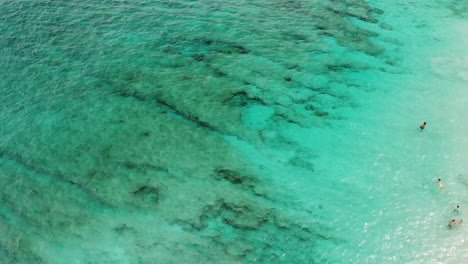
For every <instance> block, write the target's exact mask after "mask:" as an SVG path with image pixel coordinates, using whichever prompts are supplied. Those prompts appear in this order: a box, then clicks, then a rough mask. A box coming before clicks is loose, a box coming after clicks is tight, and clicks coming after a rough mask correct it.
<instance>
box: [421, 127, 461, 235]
mask: <svg viewBox="0 0 468 264" xmlns="http://www.w3.org/2000/svg"><path fill="white" fill-rule="evenodd" d="M426 125H427V123H426V122H424V123H422V124H421V125H420V126H419V128H420V129H421V131H423V129H424V128H426ZM435 183H437V184H439V188H440V189H441V190H442V191H444V192H447V189H446V188H445V186H444V185H443V184H442V179H437V181H435ZM453 212H454V213H456V214H459V213H460V205H457V207H455V209H453ZM457 223H458V224H461V223H463V219H460V220H458V222H457V220H456V219H455V218H452V219H451V220H450V221H449V223H448V227H449V228H450V229H452V228H454V227H455V225H456V224H457Z"/></svg>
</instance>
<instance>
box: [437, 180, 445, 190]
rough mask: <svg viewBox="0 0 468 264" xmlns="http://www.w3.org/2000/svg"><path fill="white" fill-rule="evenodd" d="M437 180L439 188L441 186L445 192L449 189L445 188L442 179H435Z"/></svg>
mask: <svg viewBox="0 0 468 264" xmlns="http://www.w3.org/2000/svg"><path fill="white" fill-rule="evenodd" d="M435 182H436V183H438V184H439V188H440V189H441V190H442V191H444V192H446V191H447V189H445V186H444V185H443V184H442V179H438V180H437V181H435Z"/></svg>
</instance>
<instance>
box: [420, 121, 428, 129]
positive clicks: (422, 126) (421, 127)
mask: <svg viewBox="0 0 468 264" xmlns="http://www.w3.org/2000/svg"><path fill="white" fill-rule="evenodd" d="M426 124H427V123H426V122H424V123H422V124H421V125H420V126H419V128H420V129H421V131H423V129H424V128H426Z"/></svg>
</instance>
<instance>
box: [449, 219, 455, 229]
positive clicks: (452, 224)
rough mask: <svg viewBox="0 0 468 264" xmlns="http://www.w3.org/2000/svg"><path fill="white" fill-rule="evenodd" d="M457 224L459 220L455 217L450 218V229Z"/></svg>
mask: <svg viewBox="0 0 468 264" xmlns="http://www.w3.org/2000/svg"><path fill="white" fill-rule="evenodd" d="M456 224H457V221H456V220H455V219H452V220H450V222H449V223H448V226H449V228H450V229H452V228H454V227H455V225H456Z"/></svg>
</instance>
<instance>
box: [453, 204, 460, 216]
mask: <svg viewBox="0 0 468 264" xmlns="http://www.w3.org/2000/svg"><path fill="white" fill-rule="evenodd" d="M453 212H454V213H457V214H459V213H460V205H457V207H455V209H453Z"/></svg>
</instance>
